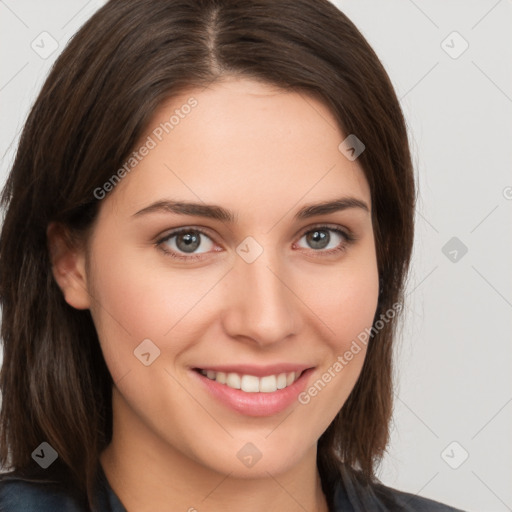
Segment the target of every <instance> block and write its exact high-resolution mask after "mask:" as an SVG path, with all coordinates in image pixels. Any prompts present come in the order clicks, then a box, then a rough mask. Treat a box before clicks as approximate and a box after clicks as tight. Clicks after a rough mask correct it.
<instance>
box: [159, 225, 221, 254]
mask: <svg viewBox="0 0 512 512" xmlns="http://www.w3.org/2000/svg"><path fill="white" fill-rule="evenodd" d="M156 245H157V246H158V247H159V248H160V249H161V250H162V251H163V252H164V253H165V254H167V255H169V256H171V257H172V258H177V259H184V260H190V259H197V258H201V256H200V254H203V253H206V252H210V251H211V250H212V247H213V246H214V243H213V240H212V239H211V238H210V237H209V236H208V235H207V234H206V233H205V232H204V231H202V230H201V229H198V228H182V229H178V230H175V231H172V232H171V233H169V234H168V235H166V236H165V237H164V238H162V239H160V240H158V241H157V243H156ZM199 247H201V248H202V249H203V250H201V251H197V249H198V248H199Z"/></svg>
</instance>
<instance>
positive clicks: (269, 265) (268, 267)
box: [222, 249, 301, 346]
mask: <svg viewBox="0 0 512 512" xmlns="http://www.w3.org/2000/svg"><path fill="white" fill-rule="evenodd" d="M283 263H284V262H283V261H282V260H281V261H280V260H279V258H278V257H277V256H276V255H275V254H273V252H272V250H271V249H266V250H264V251H263V253H262V254H261V255H260V256H259V257H258V258H257V259H256V261H254V262H252V263H247V262H246V261H244V260H243V259H242V258H241V257H238V256H237V258H236V260H235V263H234V267H233V269H232V270H231V272H230V273H229V274H228V279H227V282H226V283H225V288H224V290H225V294H226V301H225V304H226V307H225V309H224V311H223V314H222V320H223V322H222V323H223V327H224V329H225V331H226V333H227V334H228V335H230V336H231V337H233V338H236V339H238V340H239V341H242V340H244V341H246V342H250V343H253V344H257V345H261V346H267V345H273V344H276V343H279V342H280V341H282V340H284V339H286V338H288V337H289V336H291V335H293V334H296V333H297V332H298V330H299V329H300V320H301V318H300V305H301V303H300V300H299V299H298V298H297V296H296V295H295V294H294V285H293V278H292V274H291V272H290V270H289V267H288V270H286V266H285V264H283Z"/></svg>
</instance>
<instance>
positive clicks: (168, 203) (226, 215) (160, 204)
mask: <svg viewBox="0 0 512 512" xmlns="http://www.w3.org/2000/svg"><path fill="white" fill-rule="evenodd" d="M351 208H358V209H362V210H364V211H365V212H367V213H369V212H370V208H369V207H368V205H367V204H366V203H365V202H364V201H362V200H361V199H357V198H355V197H340V198H338V199H334V200H332V201H324V202H321V203H316V204H309V205H306V206H303V207H302V208H301V209H300V210H299V211H298V212H297V213H296V214H295V216H294V218H295V219H296V220H301V219H308V218H310V217H315V216H317V215H326V214H329V213H334V212H338V211H343V210H348V209H351ZM150 213H176V214H179V215H193V216H196V217H206V218H209V219H214V220H220V221H222V222H227V223H231V224H233V223H235V222H236V220H237V215H236V214H235V213H233V212H232V211H230V210H226V209H225V208H223V207H222V206H217V205H215V204H205V203H191V202H187V201H172V200H169V199H162V200H160V201H156V202H154V203H152V204H150V205H149V206H146V207H145V208H143V209H142V210H139V211H138V212H136V213H134V214H133V217H139V216H141V215H147V214H150Z"/></svg>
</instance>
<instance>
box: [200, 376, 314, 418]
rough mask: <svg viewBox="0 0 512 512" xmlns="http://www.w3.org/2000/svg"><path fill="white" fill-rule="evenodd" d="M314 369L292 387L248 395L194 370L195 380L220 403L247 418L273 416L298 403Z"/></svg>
mask: <svg viewBox="0 0 512 512" xmlns="http://www.w3.org/2000/svg"><path fill="white" fill-rule="evenodd" d="M312 372H313V368H309V369H308V370H306V371H304V372H303V373H302V375H301V376H300V377H299V378H298V379H297V380H296V381H295V382H294V383H293V384H292V385H291V386H288V387H286V388H284V389H278V390H277V391H274V392H272V393H261V392H260V393H247V392H245V391H242V390H241V389H233V388H230V387H229V386H226V385H225V384H220V383H219V382H217V381H216V380H212V379H209V378H208V377H205V376H204V375H202V374H201V373H199V372H198V371H195V370H192V373H193V374H194V375H195V378H198V379H199V381H200V382H201V383H202V385H204V386H205V387H206V389H207V390H208V391H209V392H210V393H211V394H212V395H213V396H214V397H215V398H217V399H218V400H219V401H220V402H222V403H223V404H224V405H227V406H228V407H230V408H231V409H234V410H235V411H237V412H239V413H241V414H245V415H246V416H272V415H273V414H277V413H279V412H281V411H284V410H285V409H287V408H288V407H290V405H292V404H293V403H294V402H296V401H297V396H298V395H299V394H300V393H301V392H302V391H304V389H305V388H306V384H307V381H308V378H309V375H310V374H311V373H312Z"/></svg>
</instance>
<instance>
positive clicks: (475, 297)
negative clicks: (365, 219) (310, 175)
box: [0, 0, 512, 511]
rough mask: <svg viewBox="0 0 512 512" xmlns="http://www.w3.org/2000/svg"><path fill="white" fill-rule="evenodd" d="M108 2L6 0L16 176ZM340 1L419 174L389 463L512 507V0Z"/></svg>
mask: <svg viewBox="0 0 512 512" xmlns="http://www.w3.org/2000/svg"><path fill="white" fill-rule="evenodd" d="M104 3H105V2H104V1H94V0H93V1H89V2H86V1H84V0H67V1H66V2H64V1H56V0H52V1H49V0H46V1H45V2H40V1H35V0H33V1H29V0H21V1H14V0H0V69H1V74H0V102H1V112H2V123H1V124H0V157H1V161H0V164H1V168H0V177H1V183H2V184H3V182H4V180H5V176H6V173H7V172H8V169H9V166H10V164H11V162H12V158H13V155H14V150H15V147H16V142H17V138H18V136H19V133H20V130H21V128H22V126H23V123H24V120H25V118H26V115H27V112H28V109H29V107H30V105H31V103H32V102H33V100H34V99H35V96H36V94H37V92H38V91H39V89H40V87H41V85H42V83H43V80H44V78H45V76H46V73H47V72H48V70H49V67H50V66H51V64H52V63H53V61H54V60H55V58H56V57H57V55H58V54H59V52H60V51H61V50H62V48H63V47H64V46H65V44H66V42H67V40H68V39H69V37H70V36H71V35H72V34H73V33H74V32H75V31H76V30H77V29H78V28H79V27H80V26H81V25H82V24H83V23H84V21H85V20H86V19H87V18H88V17H89V16H90V15H91V14H92V13H93V12H94V11H95V10H96V9H97V8H98V7H99V6H101V5H103V4H104ZM335 3H336V5H338V7H340V8H341V9H342V10H343V11H344V12H345V13H346V14H347V15H348V16H349V17H350V18H351V19H352V21H354V23H355V24H356V25H357V26H358V28H359V29H360V30H361V32H362V33H363V34H364V35H365V37H366V38H367V39H368V41H369V42H370V44H371V45H372V46H373V47H374V49H375V51H376V52H377V54H378V55H379V57H380V58H381V60H382V62H383V64H384V66H385V67H386V69H387V70H388V73H389V74H390V77H391V79H392V81H393V84H394V86H395V88H396V91H397V94H398V97H399V98H400V102H401V105H402V107H403V110H404V113H405V116H406V118H407V122H408V125H409V129H410V137H411V147H412V150H413V155H414V162H415V167H416V173H417V177H418V186H419V202H418V209H417V222H416V229H417V232H416V240H415V252H414V256H413V265H412V272H411V277H410V280H409V283H408V288H407V290H408V291H407V311H406V315H405V321H404V323H403V327H402V330H401V331H402V333H401V338H400V341H399V343H398V344H397V365H396V366H397V370H396V379H397V383H396V384H397V386H396V396H395V412H394V420H393V426H392V440H391V443H390V446H389V450H388V454H387V456H386V458H385V460H384V462H383V464H382V465H381V467H380V470H379V476H380V478H381V479H382V481H383V482H384V483H385V484H386V485H390V486H393V487H396V488H399V489H402V490H406V491H409V492H412V493H419V494H421V495H424V496H428V497H430V498H434V499H437V500H439V501H443V502H446V503H449V504H452V505H454V506H457V507H460V508H463V509H465V510H470V511H506V510H512V486H511V485H510V482H511V481H512V480H511V478H512V468H511V463H510V459H511V455H512V450H511V448H512V436H511V435H510V434H511V432H512V403H511V402H512V386H511V385H510V384H511V377H510V373H511V372H510V369H511V364H510V363H511V352H512V349H511V343H510V341H511V322H510V313H511V308H512V279H511V270H510V269H511V265H510V262H511V253H512V251H511V246H512V243H511V242H512V236H511V234H512V233H511V231H512V230H511V229H510V214H511V209H512V176H511V174H510V166H511V160H512V155H511V151H510V145H511V141H512V117H511V114H512V80H511V75H512V27H511V25H512V23H511V22H512V1H511V0H499V1H496V0H489V1H487V0H478V1H476V0H466V1H462V0H460V1H449V0H432V1H429V2H427V1H422V2H420V0H415V1H412V0H387V1H385V2H384V1H382V0H350V1H337V2H335ZM43 31H47V32H48V33H50V34H51V36H52V37H53V38H54V39H55V40H56V41H58V48H57V50H56V51H55V52H54V53H52V54H51V55H50V56H48V57H47V58H41V57H40V56H39V55H38V54H37V53H36V51H34V50H33V49H32V48H31V43H32V41H35V43H34V44H39V45H40V46H42V43H41V42H40V41H41V37H44V36H40V34H41V33H42V32H43ZM454 31H455V32H457V33H458V35H457V34H453V32H454ZM443 41H444V42H443ZM47 43H48V44H45V48H46V49H48V48H50V46H49V40H48V41H47ZM466 45H468V48H467V49H466V50H465V51H464V52H462V50H464V48H465V46H466ZM454 237H455V239H453V238H454ZM452 239H453V240H452ZM397 243H400V241H399V240H397ZM447 244H448V245H447ZM466 250H467V252H465V251H466ZM466 457H467V458H466ZM465 458H466V460H464V459H465Z"/></svg>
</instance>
